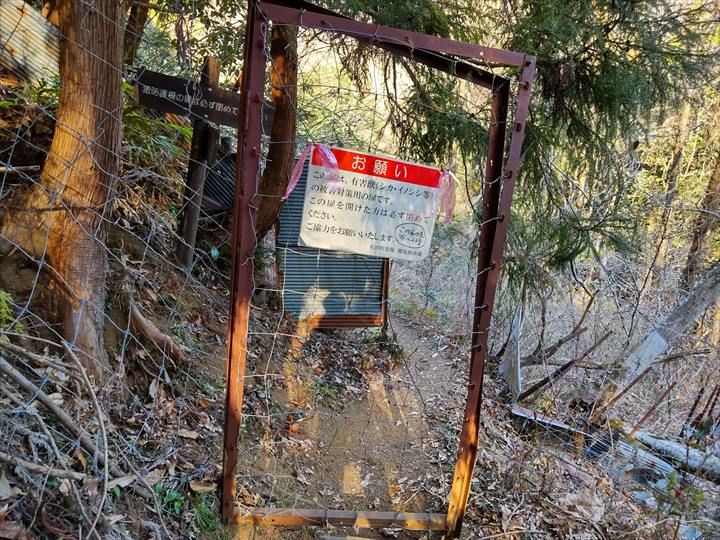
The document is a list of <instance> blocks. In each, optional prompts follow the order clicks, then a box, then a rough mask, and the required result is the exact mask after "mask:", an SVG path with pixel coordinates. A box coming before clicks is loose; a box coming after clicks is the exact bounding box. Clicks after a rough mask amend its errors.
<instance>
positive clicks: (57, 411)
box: [0, 356, 125, 476]
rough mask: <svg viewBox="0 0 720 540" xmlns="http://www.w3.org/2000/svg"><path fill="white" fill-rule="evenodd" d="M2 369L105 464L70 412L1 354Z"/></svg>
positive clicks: (117, 471)
mask: <svg viewBox="0 0 720 540" xmlns="http://www.w3.org/2000/svg"><path fill="white" fill-rule="evenodd" d="M0 371H2V372H3V373H5V374H6V375H7V376H8V377H10V378H12V379H13V380H14V381H15V382H17V383H18V384H19V385H20V386H22V387H23V388H24V389H25V390H27V391H28V392H29V393H30V394H31V395H33V396H35V397H36V399H37V400H38V401H39V402H40V403H42V404H43V405H44V406H45V408H47V409H48V410H49V411H50V412H52V413H53V414H54V415H55V416H57V417H58V420H60V422H62V424H63V425H64V426H65V427H66V428H67V429H68V430H70V432H71V433H72V434H73V435H74V436H76V437H77V438H78V441H79V442H80V444H81V445H82V447H83V448H84V449H85V450H87V451H88V452H89V453H90V454H92V455H96V456H98V460H100V462H101V463H102V464H103V465H105V462H104V459H105V458H104V456H103V455H99V454H98V451H97V448H96V447H95V444H93V442H92V441H91V440H90V437H88V435H87V433H85V431H84V430H82V429H80V427H79V426H78V425H77V422H76V421H75V420H73V419H72V417H71V416H70V415H69V414H67V413H66V412H65V411H64V410H62V408H61V407H60V406H59V405H58V404H57V403H55V401H53V400H52V398H51V397H50V396H48V395H47V394H46V393H45V392H43V391H42V390H40V388H38V387H37V386H36V385H35V384H33V383H32V382H30V381H29V380H28V379H27V378H26V377H25V376H24V375H23V374H22V373H20V372H19V371H18V370H17V369H15V368H14V367H13V366H12V365H10V363H9V362H8V361H7V360H5V358H3V357H2V356H0ZM110 471H111V472H112V473H113V474H114V475H115V476H125V473H123V472H122V471H121V470H120V469H119V468H118V467H117V466H116V465H113V466H112V467H111V468H110Z"/></svg>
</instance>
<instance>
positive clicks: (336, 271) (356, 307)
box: [278, 247, 384, 319]
mask: <svg viewBox="0 0 720 540" xmlns="http://www.w3.org/2000/svg"><path fill="white" fill-rule="evenodd" d="M278 250H279V257H280V269H281V272H282V275H283V283H282V289H283V307H284V310H285V311H286V312H288V313H292V314H294V315H295V316H297V317H299V318H301V319H304V318H307V317H312V316H323V317H328V316H329V317H334V316H340V315H343V316H345V315H366V316H367V315H375V316H380V315H381V313H382V290H383V283H382V281H383V280H382V278H383V264H384V262H383V260H382V259H378V258H376V257H363V256H361V255H353V254H351V253H340V252H337V251H325V250H320V249H314V248H304V247H294V248H289V247H282V248H278Z"/></svg>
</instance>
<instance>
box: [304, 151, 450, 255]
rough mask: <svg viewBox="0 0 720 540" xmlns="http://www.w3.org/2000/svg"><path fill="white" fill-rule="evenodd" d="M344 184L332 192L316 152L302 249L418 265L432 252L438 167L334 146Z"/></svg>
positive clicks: (307, 187) (306, 192)
mask: <svg viewBox="0 0 720 540" xmlns="http://www.w3.org/2000/svg"><path fill="white" fill-rule="evenodd" d="M330 150H331V151H332V153H333V154H334V156H335V158H336V159H337V162H338V168H339V172H340V175H341V180H342V183H341V186H340V187H339V188H333V186H329V185H328V183H327V181H326V179H325V171H324V168H323V166H322V165H321V163H322V162H321V158H320V156H319V155H318V152H317V150H313V155H312V157H311V161H310V166H309V170H308V179H307V186H306V189H305V203H304V206H303V216H302V223H301V225H300V245H303V246H308V247H315V248H321V249H332V250H338V251H347V252H350V253H358V254H361V255H373V256H376V257H387V258H390V259H405V260H409V261H419V260H421V259H423V258H425V257H426V256H427V255H428V253H429V252H430V242H431V240H432V235H433V228H434V227H435V217H436V214H437V208H438V200H439V196H440V193H439V192H440V188H439V186H440V173H441V171H440V169H437V168H434V167H427V166H425V165H417V164H414V163H408V162H405V161H398V160H394V159H388V158H385V157H380V156H373V155H370V154H365V153H362V152H356V151H354V150H345V149H341V148H331V149H330Z"/></svg>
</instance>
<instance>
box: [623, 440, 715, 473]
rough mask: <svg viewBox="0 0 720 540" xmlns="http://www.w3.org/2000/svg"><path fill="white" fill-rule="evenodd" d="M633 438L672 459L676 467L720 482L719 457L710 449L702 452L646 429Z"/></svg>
mask: <svg viewBox="0 0 720 540" xmlns="http://www.w3.org/2000/svg"><path fill="white" fill-rule="evenodd" d="M635 438H636V439H637V440H638V441H640V442H641V443H643V444H644V445H645V446H647V447H649V448H652V449H653V451H654V452H655V453H657V454H659V455H661V456H663V457H664V458H666V459H668V460H669V461H672V462H673V463H675V465H677V467H678V468H680V469H683V470H685V471H689V472H692V473H695V474H698V475H699V476H702V477H704V478H707V479H708V480H711V481H713V482H715V483H720V458H718V457H716V456H714V455H713V454H712V450H708V453H707V454H706V453H703V452H701V451H700V450H698V449H697V448H692V447H690V446H688V445H687V444H682V443H680V442H676V441H671V440H669V439H663V438H661V437H657V436H655V435H653V434H652V433H648V432H647V431H642V430H640V431H638V432H637V433H636V434H635Z"/></svg>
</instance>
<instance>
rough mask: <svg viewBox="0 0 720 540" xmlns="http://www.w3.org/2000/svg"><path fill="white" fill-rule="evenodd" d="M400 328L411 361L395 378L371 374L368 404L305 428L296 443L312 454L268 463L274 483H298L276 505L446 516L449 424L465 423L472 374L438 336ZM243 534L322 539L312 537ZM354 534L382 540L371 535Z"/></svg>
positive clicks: (311, 417) (328, 414)
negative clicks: (307, 445)
mask: <svg viewBox="0 0 720 540" xmlns="http://www.w3.org/2000/svg"><path fill="white" fill-rule="evenodd" d="M392 329H393V331H394V332H395V333H396V336H397V341H398V344H399V345H400V346H401V347H402V349H403V350H404V355H403V361H402V362H401V363H400V364H399V365H398V366H397V367H395V368H394V369H393V370H392V371H390V372H386V373H381V372H377V373H373V374H372V375H371V376H370V378H369V381H368V382H369V390H368V392H367V394H366V395H365V396H364V397H362V398H359V399H356V400H353V401H349V402H347V403H346V404H345V405H344V406H342V407H340V408H339V409H338V410H336V409H331V408H325V407H318V408H317V409H316V410H313V411H312V412H310V413H309V414H308V416H306V417H305V418H303V420H302V421H301V422H299V423H298V426H299V431H298V432H297V433H295V434H294V436H295V437H296V438H297V439H299V440H309V441H312V444H313V449H314V451H311V452H309V453H308V452H301V451H298V452H297V453H295V454H294V455H293V454H292V453H291V454H289V455H287V456H285V458H286V459H284V460H283V463H282V466H280V467H279V466H278V463H277V461H274V460H273V462H272V463H268V464H267V465H268V469H269V470H268V472H270V470H272V471H273V472H274V474H275V475H276V476H281V475H280V474H279V473H281V471H282V472H283V473H284V474H285V475H286V477H291V476H294V477H295V478H294V480H295V481H294V482H290V483H289V484H287V483H286V484H284V486H283V485H281V482H278V483H276V484H275V485H273V491H274V494H275V495H276V497H275V502H276V504H277V506H290V507H297V508H307V507H311V508H312V507H314V508H328V509H354V510H384V511H388V510H397V511H408V512H424V511H440V512H442V511H444V506H445V503H444V497H445V495H446V493H447V484H448V482H449V478H450V474H451V473H452V466H453V464H454V455H455V448H452V449H449V448H448V447H447V444H446V442H445V441H447V437H443V431H447V430H449V429H450V428H448V427H447V425H446V424H445V422H444V421H443V419H446V418H448V417H449V415H450V414H454V415H460V414H461V410H462V404H463V400H464V395H463V394H462V391H461V389H462V387H463V385H462V380H463V367H464V366H463V363H462V362H461V361H460V360H459V359H458V357H457V351H456V350H455V348H454V347H452V346H450V345H449V344H447V343H444V342H443V340H442V338H440V337H439V335H438V334H436V333H435V332H432V331H431V330H429V329H427V328H424V327H422V326H420V325H416V324H412V323H410V322H408V321H405V320H401V319H399V318H397V317H393V320H392ZM451 409H452V411H451ZM299 484H302V485H299ZM283 487H286V488H288V489H283ZM281 492H283V495H280V493H281ZM290 493H292V495H289V494H290ZM350 532H351V533H352V531H350ZM245 534H246V535H247V536H245V537H247V538H258V539H259V538H267V539H270V538H278V539H280V538H283V539H285V538H315V537H316V536H315V533H310V532H309V531H306V532H300V531H294V532H290V531H287V532H279V531H256V532H254V535H252V534H250V535H248V533H247V532H246V533H245ZM354 534H358V535H359V536H360V537H363V538H380V536H373V533H372V531H359V532H357V533H354ZM317 537H319V538H321V537H322V536H317ZM405 537H407V538H417V537H422V533H421V534H419V535H414V536H412V535H408V536H405Z"/></svg>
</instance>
